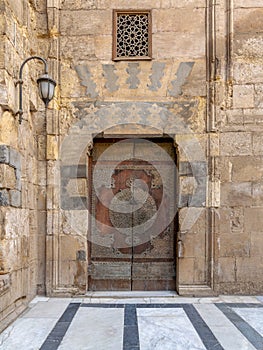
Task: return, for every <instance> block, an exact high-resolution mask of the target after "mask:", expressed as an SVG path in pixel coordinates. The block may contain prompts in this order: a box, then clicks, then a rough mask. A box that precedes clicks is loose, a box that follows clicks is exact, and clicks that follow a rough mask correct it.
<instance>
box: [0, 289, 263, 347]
mask: <svg viewBox="0 0 263 350" xmlns="http://www.w3.org/2000/svg"><path fill="white" fill-rule="evenodd" d="M135 296H136V297H135ZM16 349H18V350H36V349H41V350H55V349H58V350H84V349H85V350H86V349H87V350H88V349H90V350H155V349H156V350H157V349H158V350H166V349H168V350H170V349H171V350H177V349H178V350H197V349H198V350H201V349H208V350H212V349H213V350H220V349H225V350H252V349H258V350H263V297H261V296H258V297H256V296H255V297H253V296H219V297H211V298H184V297H179V296H176V295H174V294H173V293H165V294H164V293H159V292H157V293H150V294H149V293H147V292H145V293H144V292H138V293H136V294H135V293H121V294H116V293H102V292H101V293H100V292H96V293H90V294H89V295H87V296H86V297H85V298H84V297H83V298H67V299H66V298H47V297H36V298H35V299H34V300H33V301H32V302H31V303H30V305H29V308H28V309H27V311H26V312H24V314H23V315H21V316H20V317H19V318H18V319H17V320H16V321H15V322H14V323H13V324H12V325H10V326H9V327H8V328H7V329H6V330H5V331H4V332H3V333H1V334H0V350H16Z"/></svg>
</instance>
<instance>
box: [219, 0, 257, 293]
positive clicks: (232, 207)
mask: <svg viewBox="0 0 263 350" xmlns="http://www.w3.org/2000/svg"><path fill="white" fill-rule="evenodd" d="M225 10H226V16H225V18H226V21H227V28H226V29H225V37H226V40H227V44H226V47H225V49H224V50H223V49H222V44H219V49H218V51H219V52H218V60H219V63H218V74H219V76H218V78H219V79H220V80H221V81H220V84H222V85H223V84H224V89H222V85H221V87H219V86H218V87H217V95H218V107H217V116H216V129H217V133H218V136H219V154H218V156H217V157H215V159H214V161H215V163H214V166H215V169H214V171H215V177H216V179H217V180H218V181H219V182H220V205H218V208H217V209H216V212H215V217H216V218H215V221H216V223H215V257H216V258H215V288H216V290H217V291H218V292H227V293H257V292H260V291H261V292H262V288H263V284H262V281H263V268H262V267H263V265H262V264H263V260H262V257H261V256H260V255H261V254H260V252H259V247H260V246H262V244H263V235H262V225H261V220H260V216H261V214H260V213H262V208H263V201H262V199H263V197H262V164H263V163H262V146H261V140H262V131H263V129H262V120H263V119H262V118H263V113H262V94H260V91H262V83H263V73H262V62H263V60H262V59H263V57H262V52H261V50H260V49H259V47H260V46H261V44H262V26H261V23H262V19H263V6H262V4H260V2H259V1H242V0H240V1H234V4H231V3H229V5H228V7H227V8H226V9H225ZM219 16H220V14H219V15H218V17H219ZM221 19H223V14H221ZM221 19H220V18H219V19H218V22H219V23H220V21H221ZM219 23H218V29H219V25H220V24H219ZM221 33H222V34H221V35H222V36H223V34H224V33H223V32H222V29H221ZM219 42H220V38H218V43H219Z"/></svg>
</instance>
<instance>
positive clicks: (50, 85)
mask: <svg viewBox="0 0 263 350" xmlns="http://www.w3.org/2000/svg"><path fill="white" fill-rule="evenodd" d="M37 83H38V89H39V95H40V97H41V99H42V100H43V102H44V103H45V105H46V106H47V105H48V103H49V102H50V101H51V100H52V98H53V97H54V92H55V87H56V85H57V84H56V82H55V80H53V79H52V78H51V77H50V76H49V75H48V74H44V75H42V76H41V77H40V78H38V79H37Z"/></svg>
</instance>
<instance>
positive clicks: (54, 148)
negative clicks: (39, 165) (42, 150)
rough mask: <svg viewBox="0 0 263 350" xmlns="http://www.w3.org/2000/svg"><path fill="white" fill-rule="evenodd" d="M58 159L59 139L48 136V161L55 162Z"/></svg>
mask: <svg viewBox="0 0 263 350" xmlns="http://www.w3.org/2000/svg"><path fill="white" fill-rule="evenodd" d="M57 158H58V137H57V136H55V135H47V159H48V160H55V159H57Z"/></svg>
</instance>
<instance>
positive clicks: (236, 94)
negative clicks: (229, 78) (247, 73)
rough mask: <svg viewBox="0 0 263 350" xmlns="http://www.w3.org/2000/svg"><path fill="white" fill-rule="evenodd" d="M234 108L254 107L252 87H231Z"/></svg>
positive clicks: (253, 90)
mask: <svg viewBox="0 0 263 350" xmlns="http://www.w3.org/2000/svg"><path fill="white" fill-rule="evenodd" d="M233 106H234V108H253V107H254V106H255V89H254V86H253V85H234V86H233Z"/></svg>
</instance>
